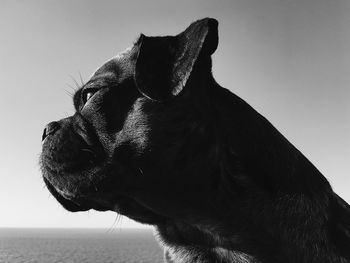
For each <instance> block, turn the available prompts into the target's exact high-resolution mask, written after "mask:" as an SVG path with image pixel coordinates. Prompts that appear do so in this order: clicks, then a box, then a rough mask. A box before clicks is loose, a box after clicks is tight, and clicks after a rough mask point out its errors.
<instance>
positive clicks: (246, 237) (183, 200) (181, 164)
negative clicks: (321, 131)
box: [40, 18, 350, 263]
mask: <svg viewBox="0 0 350 263" xmlns="http://www.w3.org/2000/svg"><path fill="white" fill-rule="evenodd" d="M217 46H218V22H217V21H216V20H215V19H211V18H205V19H202V20H198V21H196V22H194V23H192V24H191V25H190V26H189V27H188V28H187V29H186V30H185V31H183V32H182V33H180V34H178V35H176V36H162V37H148V36H145V35H143V34H141V35H140V37H139V38H138V39H137V40H136V41H135V43H134V44H133V46H132V47H131V48H129V49H127V50H126V51H124V52H122V53H120V54H119V55H117V56H116V57H114V58H112V59H111V60H109V61H108V62H106V63H105V64H104V65H103V66H102V67H100V68H99V69H98V70H97V71H96V72H95V73H94V75H93V76H92V77H91V79H90V80H89V81H88V82H87V83H85V84H84V85H83V86H82V87H81V88H79V89H78V90H77V91H76V93H75V95H74V99H73V100H74V106H75V113H74V115H72V116H70V117H68V118H65V119H62V120H59V121H54V122H51V123H49V124H48V125H47V126H46V127H45V129H44V132H43V138H42V139H43V147H42V154H41V157H40V163H41V170H42V174H43V179H44V182H45V184H46V186H47V188H48V190H49V191H50V192H51V193H52V195H53V196H54V197H55V198H56V199H57V200H58V202H59V203H61V205H62V206H63V207H64V208H65V209H67V210H69V211H73V212H74V211H86V210H89V209H95V210H99V211H106V210H112V211H116V212H117V213H119V214H122V215H125V216H127V217H129V218H131V219H133V220H135V221H137V222H140V223H144V224H150V225H153V226H154V227H155V231H156V236H157V239H158V240H159V242H160V243H161V244H162V245H163V247H164V251H165V252H164V259H165V262H182V263H184V262H237V263H253V262H254V263H256V262H260V263H267V262H268V263H278V262H283V263H286V262H289V263H312V262H314V263H323V262H325V263H326V262H327V263H329V262H334V263H346V262H350V207H349V205H348V204H347V203H346V202H345V201H344V200H342V199H341V198H340V197H339V196H338V195H337V194H335V193H334V192H333V191H332V188H331V186H330V184H329V183H328V181H327V180H326V179H325V177H324V176H323V175H322V174H321V173H320V172H319V171H318V170H317V169H316V168H315V167H314V166H313V165H312V164H311V162H310V161H308V160H307V158H306V157H304V155H303V154H302V153H301V152H299V151H298V150H297V149H296V148H295V147H294V146H293V145H292V144H291V143H290V142H288V140H287V139H286V138H285V137H283V135H281V134H280V133H279V132H278V131H277V130H276V129H275V128H274V127H273V126H272V125H271V124H270V123H269V122H268V121H267V120H266V119H265V118H264V117H263V116H261V115H260V114H259V113H257V112H256V111H255V110H254V109H253V108H252V107H250V106H249V105H248V104H247V103H246V102H245V101H243V100H242V99H240V98H239V97H238V96H236V95H235V94H233V93H231V92H230V91H229V90H227V89H225V88H223V87H221V86H220V85H219V84H217V83H216V81H215V80H214V78H213V76H212V73H211V68H212V63H211V55H212V54H213V53H214V52H215V50H216V49H217Z"/></svg>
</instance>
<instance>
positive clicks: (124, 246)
mask: <svg viewBox="0 0 350 263" xmlns="http://www.w3.org/2000/svg"><path fill="white" fill-rule="evenodd" d="M0 262H1V263H29V262H30V263H61V262H62V263H138V262H141V263H161V262H163V250H162V249H161V247H160V246H159V244H158V243H157V242H156V241H155V237H154V235H153V230H152V229H123V228H121V229H44V228H37V229H33V228H0Z"/></svg>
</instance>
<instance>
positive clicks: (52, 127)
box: [41, 121, 60, 141]
mask: <svg viewBox="0 0 350 263" xmlns="http://www.w3.org/2000/svg"><path fill="white" fill-rule="evenodd" d="M59 128H60V124H59V123H58V122H57V121H53V122H50V123H49V124H47V125H46V127H45V129H44V131H43V136H42V138H41V140H42V141H44V140H45V138H46V137H47V136H49V135H51V134H54V133H55V132H56V131H57V130H58V129H59Z"/></svg>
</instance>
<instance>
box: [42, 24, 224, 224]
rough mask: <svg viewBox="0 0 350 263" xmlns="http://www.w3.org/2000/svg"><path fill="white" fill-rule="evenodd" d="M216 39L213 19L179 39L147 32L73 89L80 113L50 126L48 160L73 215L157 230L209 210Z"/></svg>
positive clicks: (47, 169)
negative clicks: (91, 214) (116, 217)
mask: <svg viewBox="0 0 350 263" xmlns="http://www.w3.org/2000/svg"><path fill="white" fill-rule="evenodd" d="M217 43H218V34H217V21H216V20H214V19H203V20H200V21H197V22H194V23H193V24H191V25H190V26H189V27H188V28H187V29H186V30H185V31H184V32H182V33H181V34H179V35H177V36H166V37H147V36H144V35H141V36H140V37H139V38H138V40H137V41H136V42H135V43H134V45H133V46H132V47H131V48H130V49H128V50H126V51H125V52H123V53H121V54H119V55H118V56H116V57H114V58H112V59H111V60H110V61H108V62H107V63H105V64H104V65H103V66H102V67H101V68H99V69H98V70H97V71H96V72H95V74H94V75H93V76H92V78H91V79H90V80H89V81H88V82H87V83H86V84H85V85H83V87H82V88H80V89H79V90H78V91H77V92H76V93H75V95H74V106H75V109H76V112H75V114H74V115H73V116H71V117H68V118H65V119H62V120H59V121H55V122H51V123H49V124H48V125H47V126H46V128H45V130H44V134H43V150H42V155H41V166H42V172H43V177H44V181H45V183H46V185H47V187H48V189H49V190H50V192H51V193H52V194H53V195H54V196H55V197H56V199H57V200H58V201H59V202H60V203H61V204H62V205H63V206H64V207H65V208H66V209H68V210H70V211H84V210H88V209H96V210H115V211H117V212H119V213H121V214H123V215H126V216H128V217H130V218H132V219H135V220H137V221H139V222H143V223H150V224H156V223H158V222H161V221H164V220H167V219H168V218H172V217H183V216H186V215H188V214H189V213H191V214H192V213H194V211H197V212H198V214H201V213H205V210H206V209H207V207H208V204H207V203H206V202H209V201H210V197H211V194H212V193H213V191H214V190H213V189H212V185H213V182H214V181H215V180H216V179H215V178H212V177H211V176H210V174H211V172H213V169H215V167H211V165H210V164H211V162H209V160H207V159H208V158H215V147H214V146H215V143H214V142H210V143H209V141H210V140H211V138H210V137H208V134H207V133H206V126H210V125H211V124H210V125H209V123H208V120H209V119H210V118H209V115H210V114H211V112H209V110H207V109H206V105H205V104H206V103H208V99H206V98H208V91H207V88H208V86H209V83H212V82H213V79H212V75H211V59H210V55H211V54H212V53H213V52H214V51H215V49H216V47H217ZM208 153H209V155H208ZM210 154H211V155H210ZM214 183H215V182H214ZM193 193H195V194H193Z"/></svg>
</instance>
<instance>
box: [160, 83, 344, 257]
mask: <svg viewBox="0 0 350 263" xmlns="http://www.w3.org/2000/svg"><path fill="white" fill-rule="evenodd" d="M215 88H216V94H213V96H212V98H213V100H212V102H211V103H212V106H213V108H214V111H215V113H214V114H213V115H215V116H213V119H212V121H213V122H212V123H213V126H215V127H216V129H217V133H220V134H218V136H217V137H218V139H217V140H216V143H217V144H216V145H214V146H213V147H212V148H211V149H209V151H214V152H216V156H217V158H216V159H212V158H211V161H212V162H215V163H213V167H214V166H217V168H218V169H217V170H218V171H220V173H221V174H220V175H218V176H220V178H221V179H224V181H223V182H222V183H221V185H219V187H221V189H219V191H218V192H219V193H222V194H221V195H220V194H219V195H218V196H217V197H216V198H217V200H213V203H216V204H220V207H218V209H217V210H215V205H214V206H213V207H212V209H213V210H215V211H213V212H212V214H215V215H216V218H208V222H205V223H198V222H200V221H198V222H196V221H194V222H192V223H188V222H186V223H183V222H181V223H180V222H171V223H169V224H167V225H163V226H158V232H159V235H160V237H161V240H162V241H161V242H163V243H164V244H165V247H167V252H166V254H165V259H166V260H168V261H167V262H181V263H185V262H215V260H217V259H220V260H221V261H220V262H223V263H225V262H236V263H253V262H261V263H265V262H266V263H280V262H281V263H282V262H283V263H285V262H290V263H310V262H315V263H316V262H317V263H323V262H325V263H326V262H339V263H340V262H342V261H341V260H342V259H341V258H340V257H338V256H336V253H335V251H334V250H333V248H332V246H331V245H330V240H329V234H328V232H327V231H328V227H327V218H326V217H327V215H328V212H327V204H328V200H327V196H326V195H325V193H327V191H328V190H330V187H329V185H328V182H327V181H326V180H324V181H322V179H320V178H323V177H322V176H319V175H318V173H319V172H318V170H317V169H316V168H315V167H314V166H313V165H312V164H311V163H310V162H309V161H308V160H307V159H306V158H305V157H304V156H303V155H302V154H301V153H300V152H299V151H298V150H297V149H295V148H294V147H293V146H292V145H291V144H290V143H289V142H288V141H287V140H286V139H285V138H284V137H283V136H282V135H280V134H279V132H278V131H277V130H276V129H275V128H274V127H273V126H272V125H271V124H270V123H269V122H267V120H266V119H265V118H263V117H262V116H260V119H259V118H258V119H256V114H257V113H256V112H255V111H254V110H253V109H252V108H250V106H249V105H247V104H246V103H245V102H243V101H242V100H241V99H240V98H238V97H236V96H235V95H233V94H232V93H230V92H228V91H226V90H225V89H223V88H221V87H215ZM215 97H217V101H218V102H220V103H218V104H215ZM242 107H246V108H245V109H244V110H242ZM247 107H249V110H248V112H249V111H251V114H252V115H251V116H249V114H248V115H246V116H241V117H237V116H238V115H240V111H241V110H242V112H247ZM213 108H212V109H213ZM212 109H211V110H212ZM228 112H229V114H227V113H228ZM211 114H212V113H211ZM235 114H236V116H233V115H235ZM253 115H254V116H253ZM232 116H233V117H232ZM250 118H251V119H250ZM237 126H239V127H240V129H235V127H237ZM212 130H213V127H211V129H210V132H211V133H212ZM237 132H243V133H250V134H249V136H244V135H242V134H237ZM213 134H215V132H214V133H213ZM261 137H263V138H261ZM222 138H224V140H223V141H220V140H222ZM235 138H256V142H255V141H244V140H239V141H235ZM275 138H277V140H276V139H275ZM261 142H265V143H266V145H261ZM208 154H210V155H211V156H212V155H213V154H212V153H208ZM238 156H239V157H242V156H243V158H242V159H244V160H247V162H248V163H241V160H242V159H241V158H238ZM249 162H250V163H254V164H256V165H255V166H254V167H251V166H249ZM242 167H244V168H242ZM240 173H249V176H244V177H242V178H240V176H239V175H240ZM301 177H302V178H303V179H304V181H306V184H305V185H302V186H301V187H303V188H302V189H301V188H300V184H299V183H298V180H299V179H300V178H301ZM232 178H234V179H233V180H231V179H232ZM246 178H251V180H247V179H246ZM225 180H226V181H225ZM240 180H241V181H240ZM237 182H238V183H237ZM276 184H278V185H276ZM245 187H247V188H248V189H250V190H251V189H252V188H254V191H252V193H253V194H252V195H251V196H249V192H247V191H246V189H247V188H245ZM259 189H267V190H264V192H262V191H263V190H259ZM276 189H279V191H277V190H276ZM259 191H260V192H261V194H259ZM235 193H236V194H237V193H238V194H243V195H245V197H246V199H245V201H244V203H242V202H240V201H239V198H235V196H234V194H235ZM227 197H230V198H229V199H230V200H228V199H227ZM221 198H222V199H221ZM301 199H302V200H303V202H299V201H300V200H301ZM316 200H318V201H316ZM325 215H326V216H325ZM210 221H211V222H210ZM215 222H216V223H215ZM216 227H217V228H216ZM300 233H302V236H300V235H298V234H300ZM325 259H326V261H324V260H325ZM322 260H323V261H322Z"/></svg>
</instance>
